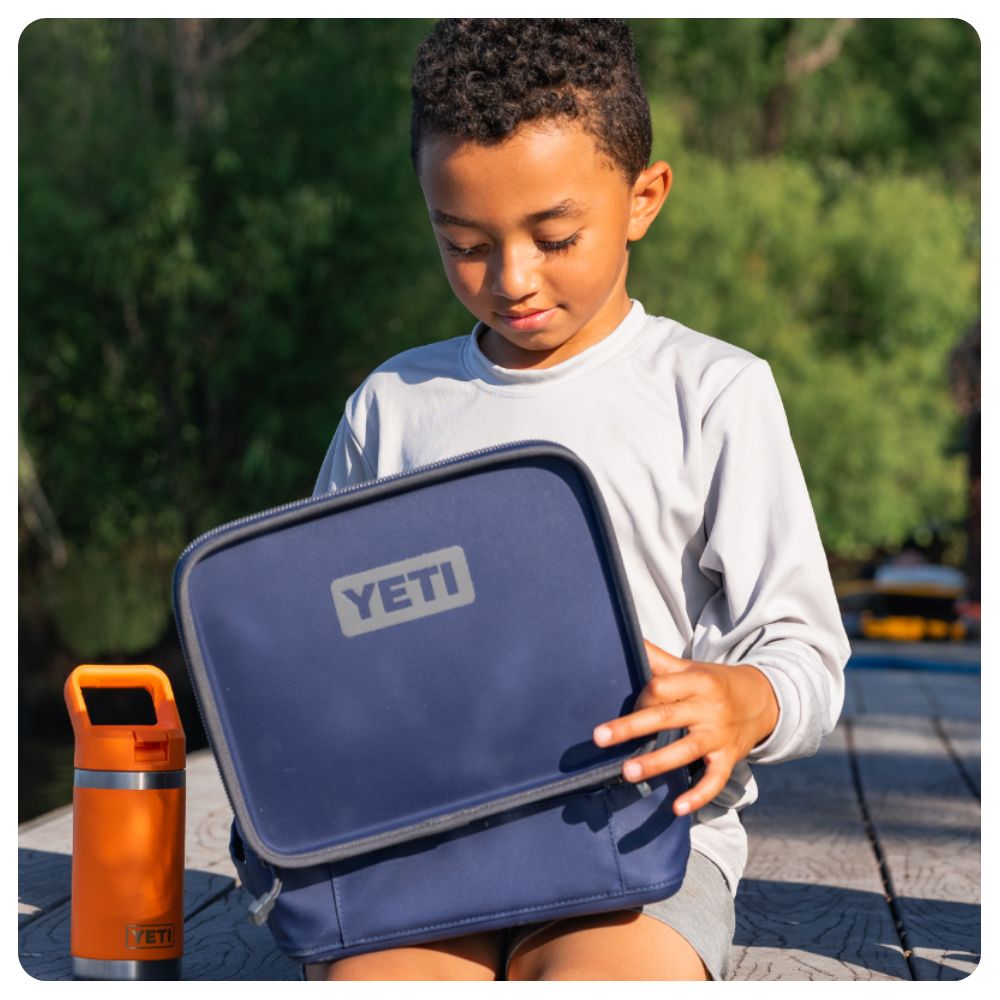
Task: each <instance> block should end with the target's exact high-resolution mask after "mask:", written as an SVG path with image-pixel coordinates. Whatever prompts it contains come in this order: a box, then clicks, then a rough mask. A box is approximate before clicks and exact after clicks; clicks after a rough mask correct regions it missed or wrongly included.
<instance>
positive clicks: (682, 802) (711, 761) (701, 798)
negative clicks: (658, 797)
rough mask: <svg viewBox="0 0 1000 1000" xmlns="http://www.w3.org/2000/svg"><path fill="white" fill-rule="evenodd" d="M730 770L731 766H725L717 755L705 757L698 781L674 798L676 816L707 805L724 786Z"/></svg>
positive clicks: (695, 810)
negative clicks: (703, 768) (702, 770)
mask: <svg viewBox="0 0 1000 1000" xmlns="http://www.w3.org/2000/svg"><path fill="white" fill-rule="evenodd" d="M732 770H733V769H732V767H729V766H727V765H726V764H725V763H723V762H722V761H721V760H719V759H718V758H717V757H707V758H706V759H705V771H704V773H703V774H702V776H701V778H700V779H699V781H698V783H697V784H696V785H695V786H694V787H693V788H689V789H688V790H687V791H686V792H685V793H684V794H683V795H678V796H677V798H676V799H675V801H674V812H675V813H676V814H677V815H678V816H685V815H687V814H688V813H693V812H697V811H698V810H699V809H701V808H702V806H707V805H708V803H709V802H711V801H712V799H714V798H715V797H716V795H718V794H719V793H720V792H721V791H722V789H723V788H725V787H726V782H727V781H728V780H729V775H730V774H731V773H732Z"/></svg>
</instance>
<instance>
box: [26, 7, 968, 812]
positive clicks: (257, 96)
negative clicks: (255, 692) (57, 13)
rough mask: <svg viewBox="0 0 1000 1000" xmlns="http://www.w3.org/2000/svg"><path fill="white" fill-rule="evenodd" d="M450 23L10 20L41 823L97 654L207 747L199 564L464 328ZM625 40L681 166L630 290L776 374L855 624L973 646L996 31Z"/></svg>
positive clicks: (771, 31) (940, 24) (30, 727)
mask: <svg viewBox="0 0 1000 1000" xmlns="http://www.w3.org/2000/svg"><path fill="white" fill-rule="evenodd" d="M430 23H431V22H429V21H423V20H395V21H394V20H377V21H374V20H373V21H365V20H349V21H340V20H326V21H310V20H261V21H256V20H255V21H246V20H231V21H227V20H212V21H204V20H183V19H177V20H149V19H142V20H58V19H50V20H43V21H36V22H34V23H33V24H31V25H30V26H29V27H28V28H27V29H26V30H25V32H24V34H23V35H22V36H21V40H20V45H19V77H20V95H19V101H20V114H19V119H20V121H19V129H20V132H19V198H20V216H19V226H20V231H19V240H20V261H19V306H20V308H19V324H20V327H19V463H18V486H19V491H18V497H19V506H18V514H19V520H18V538H19V546H18V555H19V577H20V600H19V628H20V641H19V708H20V711H19V746H20V754H19V777H20V780H19V816H20V819H21V820H24V819H27V818H30V817H31V816H34V815H36V814H38V813H41V812H44V811H45V810H47V809H50V808H53V807H54V806H57V805H62V804H64V803H66V802H68V801H69V800H70V797H71V783H72V757H71V754H70V753H69V751H68V747H69V746H70V745H71V740H72V738H71V733H70V728H69V724H68V721H67V719H66V711H65V707H64V705H63V701H62V684H63V682H64V680H65V678H66V676H67V675H68V673H69V671H70V670H71V669H72V668H73V667H74V666H75V665H76V664H78V663H82V662H102V663H114V662H131V663H144V662H151V663H155V664H157V665H159V666H161V667H162V668H163V669H165V670H166V671H167V673H168V674H169V676H170V678H171V680H172V682H173V684H174V687H175V691H176V692H177V694H178V698H179V701H180V703H181V712H182V717H183V720H184V723H185V727H186V729H187V733H188V738H189V748H191V749H193V748H195V747H197V746H204V745H205V741H204V735H203V733H202V731H201V725H200V722H199V719H198V716H197V711H196V709H195V707H194V703H193V700H192V698H191V693H190V689H189V686H188V682H187V674H186V669H185V667H184V663H183V659H182V657H181V655H180V651H179V647H178V643H177V639H176V634H175V631H174V627H173V622H172V617H171V604H170V584H171V573H172V570H173V566H174V563H175V562H176V559H177V557H178V555H179V554H180V552H181V550H182V549H183V548H184V547H185V545H186V544H187V543H188V542H189V541H190V540H191V539H193V538H194V537H195V536H196V535H197V534H198V533H200V532H201V531H203V530H205V529H207V528H210V527H213V526H215V525H216V524H219V523H220V522H223V521H226V520H229V519H232V518H234V517H238V516H241V515H243V514H247V513H251V512H254V511H257V510H260V509H262V508H265V507H268V506H271V505H274V504H278V503H282V502H285V501H288V500H292V499H297V498H299V497H303V496H306V495H308V494H309V493H310V492H311V490H312V486H313V483H314V480H315V476H316V473H317V471H318V468H319V465H320V462H321V460H322V458H323V455H324V452H325V450H326V446H327V444H328V442H329V439H330V437H331V435H332V433H333V431H334V428H335V427H336V424H337V421H338V419H339V417H340V414H341V412H342V407H343V403H344V401H345V399H346V397H347V395H348V394H349V393H350V392H351V391H352V390H353V389H354V388H355V387H356V386H357V385H358V384H359V382H360V381H361V380H362V378H363V377H364V376H365V375H366V374H367V373H368V372H369V371H370V370H371V369H372V368H373V367H375V366H376V365H377V364H378V363H380V362H381V361H382V360H384V359H385V358H386V357H388V356H389V355H391V354H394V353H396V352H398V351H401V350H404V349H406V348H408V347H412V346H414V345H417V344H421V343H425V342H427V341H431V340H437V339H443V338H447V337H453V336H457V335H460V334H462V333H465V332H467V331H468V330H469V329H470V328H471V325H472V322H473V320H472V317H471V316H469V315H468V314H466V313H465V311H464V310H463V308H462V307H461V306H460V305H459V304H458V303H457V302H456V301H455V300H454V299H453V297H452V295H451V293H450V291H449V289H448V287H447V284H446V282H445V279H444V276H443V274H442V272H441V267H440V262H439V260H438V254H437V250H436V248H435V245H434V242H433V239H432V236H431V231H430V227H429V225H428V223H427V221H426V213H425V208H424V204H423V201H422V198H421V195H420V192H419V189H418V187H417V183H416V180H415V178H414V176H413V174H412V171H411V168H410V164H409V158H408V124H409V71H410V62H411V59H412V55H413V52H414V49H415V46H416V44H417V43H418V41H419V40H420V39H421V38H422V37H423V35H424V34H425V33H426V31H427V29H428V27H429V25H430ZM632 27H633V32H634V35H635V38H636V41H637V45H638V48H639V52H640V63H641V67H642V72H643V78H644V81H645V84H646V87H647V90H648V93H649V97H650V101H651V104H652V108H653V118H654V133H655V140H654V157H656V158H663V159H666V160H668V161H669V162H670V163H671V165H672V167H673V170H674V176H675V182H674V189H673V192H672V194H671V197H670V199H669V200H668V202H667V204H666V207H665V210H664V212H663V214H662V215H661V216H660V219H659V220H658V222H657V224H656V225H655V226H654V227H653V229H652V230H651V232H650V235H649V236H647V238H646V239H645V240H644V241H643V242H642V243H641V244H639V245H638V246H637V247H636V249H635V250H634V252H633V259H632V275H631V280H630V285H629V289H630V292H631V294H632V295H633V296H634V297H636V298H638V299H639V300H641V301H642V303H643V305H644V306H645V308H646V309H647V311H649V312H656V313H660V314H663V315H667V316H670V317H672V318H674V319H676V320H678V321H680V322H682V323H684V324H686V325H688V326H691V327H694V328H695V329H699V330H702V331H704V332H706V333H709V334H712V335H714V336H717V337H721V338H723V339H725V340H728V341H730V342H732V343H735V344H738V345H740V346H742V347H745V348H747V349H748V350H751V351H753V352H755V353H758V354H761V355H763V356H764V357H765V358H766V359H767V360H768V361H769V362H770V364H771V367H772V369H773V371H774V374H775V377H776V379H777V381H778V384H779V386H780V388H781V392H782V395H783V398H784V401H785V406H786V409H787V412H788V417H789V421H790V424H791V429H792V434H793V436H794V439H795V442H796V445H797V448H798V452H799V457H800V460H801V462H802V466H803V468H804V471H805V475H806V479H807V481H808V484H809V487H810V490H811V494H812V498H813V503H814V506H815V509H816V515H817V518H818V520H819V525H820V529H821V532H822V536H823V540H824V543H825V546H826V549H827V552H828V555H829V559H830V564H831V569H832V571H833V574H834V579H835V581H836V582H837V584H838V586H839V592H840V595H841V599H842V607H843V609H844V614H845V623H846V624H848V627H849V630H850V631H851V632H852V633H853V634H854V635H857V636H867V637H869V638H876V639H877V638H881V639H885V640H890V641H896V642H903V641H912V640H927V639H943V640H949V641H954V640H963V639H964V640H966V641H968V640H969V639H970V638H971V639H974V638H975V637H976V636H977V635H978V621H979V572H980V562H979V485H978V484H979V453H980V444H979V342H980V329H979V318H978V314H979V287H980V266H979V227H980V216H979V191H980V147H979V143H980V133H979V123H980V47H979V39H978V37H977V36H976V34H975V32H974V31H973V29H972V28H971V27H969V25H967V24H966V23H964V22H962V21H958V20H947V19H934V20H917V19H910V20H891V19H888V20H887V19H879V20H850V19H840V20H836V19H809V20H776V19H766V20H750V19H745V20H691V19H686V20H639V21H634V22H632ZM900 580H902V582H900ZM921 602H922V603H921ZM932 604H933V606H932Z"/></svg>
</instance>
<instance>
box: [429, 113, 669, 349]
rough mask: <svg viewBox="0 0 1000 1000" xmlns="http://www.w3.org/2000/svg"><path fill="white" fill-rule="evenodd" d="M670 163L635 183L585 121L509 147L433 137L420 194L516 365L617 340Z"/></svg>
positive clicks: (459, 283)
mask: <svg viewBox="0 0 1000 1000" xmlns="http://www.w3.org/2000/svg"><path fill="white" fill-rule="evenodd" d="M669 177H670V168H669V167H667V165H666V164H665V163H658V164H654V165H653V166H651V167H649V168H647V169H646V170H645V171H644V172H643V174H642V175H640V177H639V179H638V180H637V181H636V182H635V184H631V185H630V184H629V183H628V182H627V180H626V179H625V177H624V175H623V174H622V172H621V171H620V170H618V169H616V168H615V167H614V166H612V165H611V163H610V162H609V161H608V159H607V158H606V157H605V156H604V155H602V154H601V153H600V152H599V151H598V149H597V145H596V143H595V140H594V138H593V137H592V136H591V135H590V134H589V133H587V132H585V131H584V130H583V128H582V126H580V125H579V124H578V123H575V122H569V123H565V124H561V123H553V122H547V123H545V124H544V125H534V124H530V125H526V126H522V127H521V128H520V129H518V131H516V132H515V133H514V134H513V135H512V136H511V137H510V138H509V139H506V140H505V141H504V142H502V143H501V144H499V145H491V146H485V145H481V144H479V143H474V142H470V141H468V140H462V139H457V138H454V137H452V136H435V135H432V136H430V137H428V138H427V139H426V140H425V142H424V144H423V145H422V147H421V150H420V185H421V188H422V189H423V193H424V198H425V199H426V201H427V208H428V211H429V212H430V216H431V222H432V224H433V226H434V232H435V235H436V237H437V240H438V245H439V247H440V250H441V259H442V261H443V262H444V269H445V273H446V274H447V277H448V282H449V283H450V285H451V287H452V290H453V291H454V292H455V294H456V295H457V296H458V298H459V300H460V301H461V302H462V304H463V305H464V306H465V307H466V308H467V309H468V310H469V311H470V312H471V313H472V314H473V315H474V316H475V317H476V318H477V319H479V320H481V321H482V322H483V323H484V324H485V325H486V326H487V327H489V330H488V331H487V332H486V333H484V334H483V337H482V339H481V341H480V346H481V348H482V349H483V351H484V353H485V354H486V355H487V356H488V357H489V358H490V359H491V360H492V361H494V362H496V363H497V364H500V365H503V366H504V367H508V368H542V367H549V366H551V365H554V364H557V363H559V362H560V361H564V360H566V359H567V358H570V357H572V356H573V355H575V354H579V353H580V352H581V351H583V350H585V349H586V348H587V347H589V346H591V345H592V344H595V343H597V342H598V341H599V340H601V339H603V338H604V337H606V336H607V335H608V334H609V333H611V331H612V330H614V328H615V327H616V326H617V325H618V324H619V323H620V322H621V321H622V320H623V319H624V318H625V315H626V314H627V313H628V311H629V308H630V305H631V303H630V301H629V297H628V293H627V291H626V290H625V276H626V272H627V266H628V254H627V252H626V243H627V242H628V241H634V240H637V239H640V238H641V237H642V236H643V235H644V234H645V231H646V229H647V228H648V226H649V224H650V223H651V222H652V220H653V218H655V216H656V213H657V212H658V211H659V208H660V205H661V204H662V202H663V199H664V198H665V197H666V193H667V190H668V189H669Z"/></svg>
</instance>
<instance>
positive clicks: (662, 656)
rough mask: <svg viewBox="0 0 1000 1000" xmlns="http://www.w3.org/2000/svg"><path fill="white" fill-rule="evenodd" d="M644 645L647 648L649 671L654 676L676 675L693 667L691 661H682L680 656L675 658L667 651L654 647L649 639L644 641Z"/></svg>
mask: <svg viewBox="0 0 1000 1000" xmlns="http://www.w3.org/2000/svg"><path fill="white" fill-rule="evenodd" d="M643 643H644V644H645V646H646V659H647V660H648V661H649V669H650V671H651V672H652V673H654V674H676V673H680V672H681V671H682V670H687V668H688V667H690V666H691V661H690V660H682V659H681V658H680V657H679V656H674V655H673V654H672V653H668V652H667V651H666V650H665V649H660V647H659V646H654V645H653V643H651V642H650V641H649V640H648V639H644V640H643Z"/></svg>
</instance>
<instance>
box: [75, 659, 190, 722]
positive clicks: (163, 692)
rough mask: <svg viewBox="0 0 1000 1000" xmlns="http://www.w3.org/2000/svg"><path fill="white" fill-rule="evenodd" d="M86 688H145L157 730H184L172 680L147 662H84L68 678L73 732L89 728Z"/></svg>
mask: <svg viewBox="0 0 1000 1000" xmlns="http://www.w3.org/2000/svg"><path fill="white" fill-rule="evenodd" d="M84 688H144V689H145V690H146V691H148V692H149V695H150V697H151V698H152V699H153V708H154V710H155V712H156V725H157V727H158V728H162V729H178V730H183V727H182V726H181V719H180V715H179V714H178V712H177V703H176V702H175V701H174V692H173V689H172V688H171V687H170V680H169V679H168V677H167V675H166V674H165V673H164V672H163V671H162V670H160V668H159V667H154V666H152V665H151V664H148V663H147V664H142V665H131V664H123V665H118V666H116V665H105V664H95V663H84V664H81V665H80V666H78V667H77V668H76V669H75V670H73V671H72V672H71V673H70V675H69V677H67V678H66V685H65V687H64V689H63V694H64V696H65V698H66V707H67V708H68V709H69V715H70V720H71V722H72V723H73V731H74V732H76V731H77V728H78V726H82V727H89V726H90V716H89V714H88V713H87V703H86V702H85V701H84V698H83V689H84Z"/></svg>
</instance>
